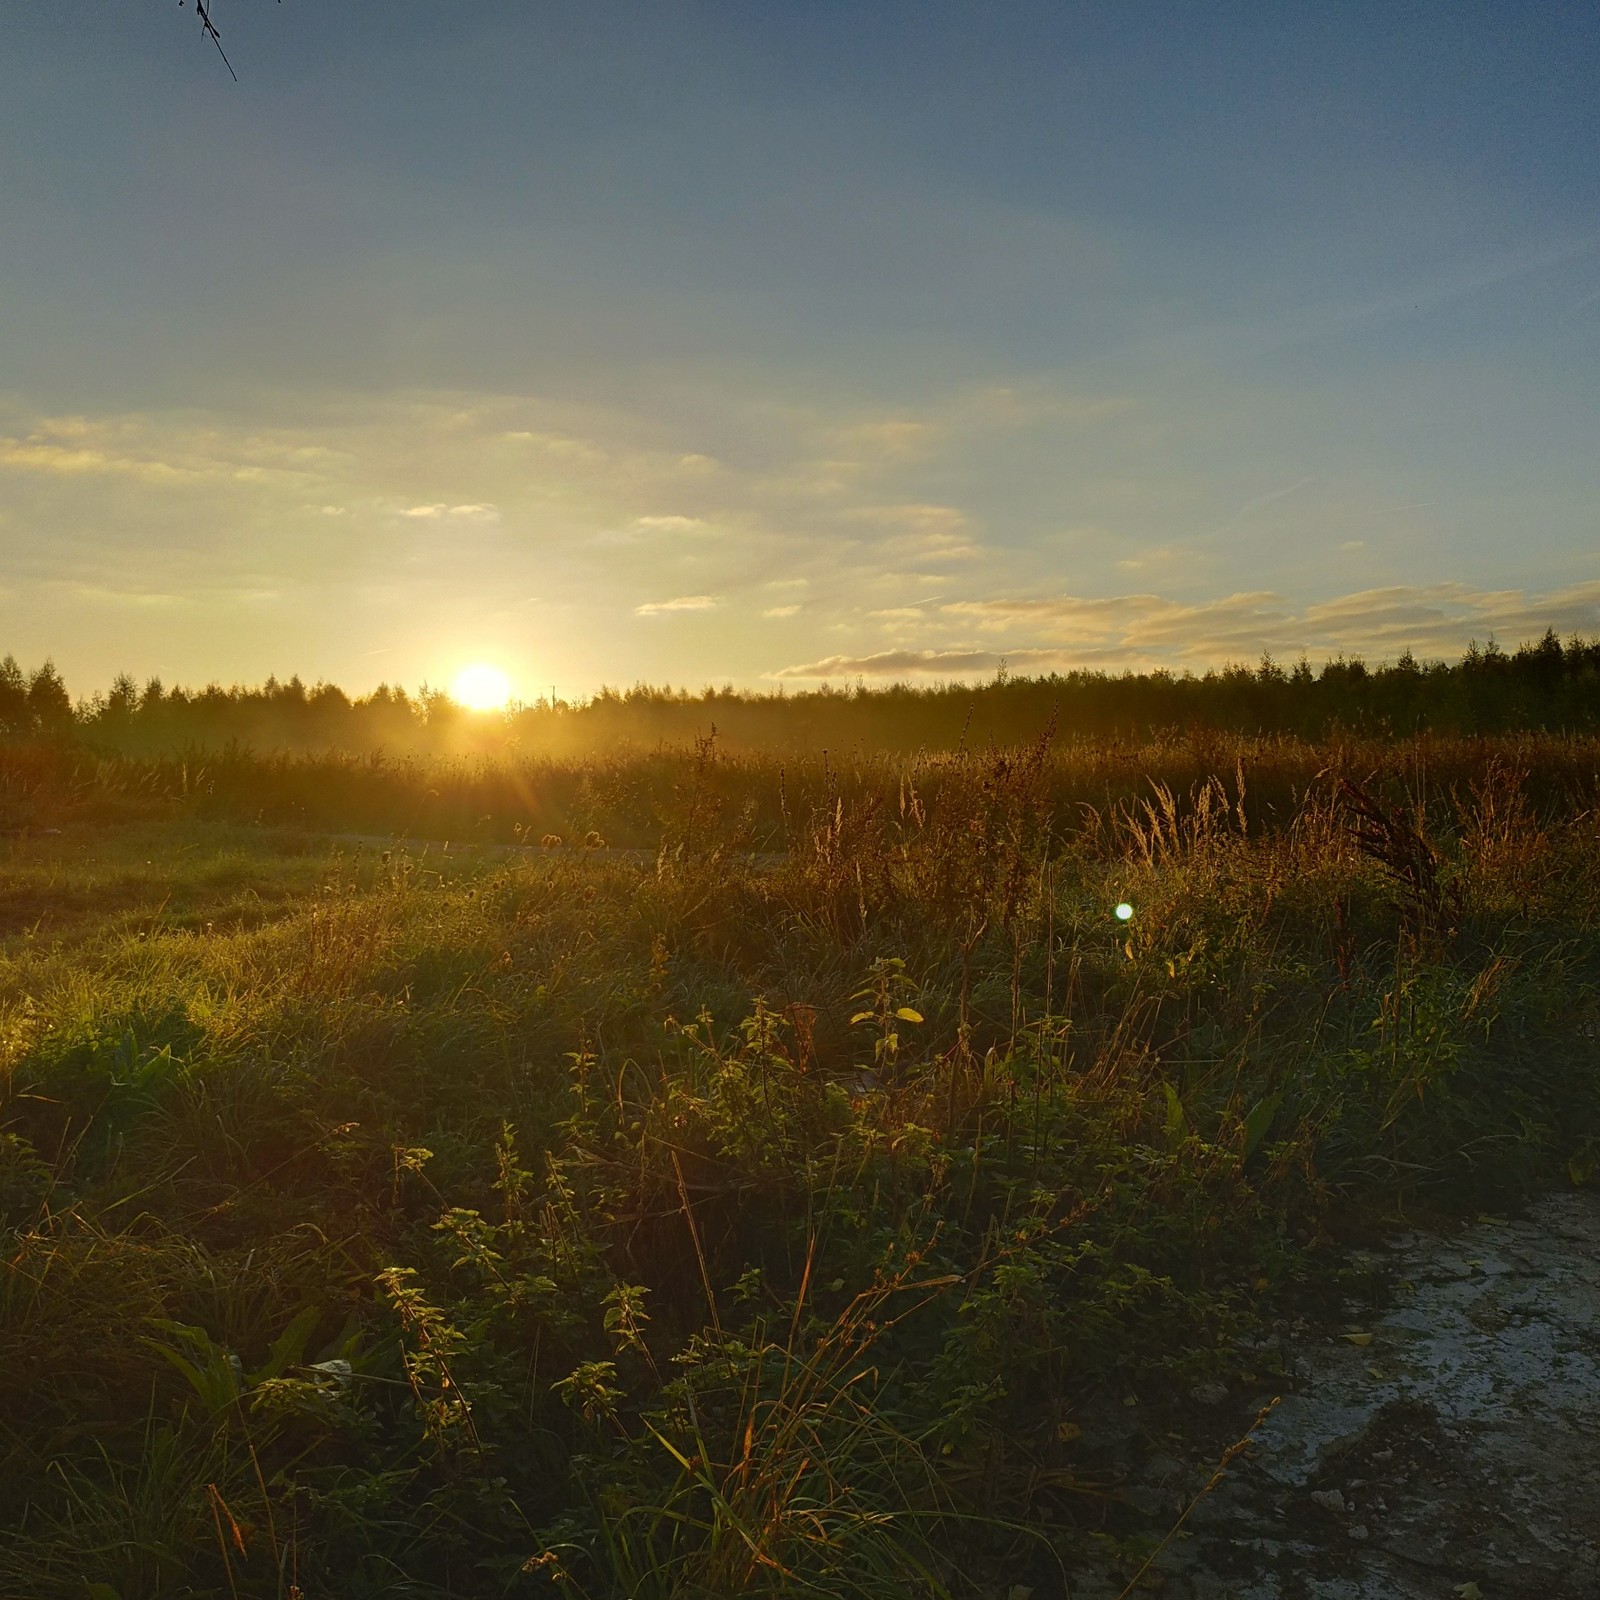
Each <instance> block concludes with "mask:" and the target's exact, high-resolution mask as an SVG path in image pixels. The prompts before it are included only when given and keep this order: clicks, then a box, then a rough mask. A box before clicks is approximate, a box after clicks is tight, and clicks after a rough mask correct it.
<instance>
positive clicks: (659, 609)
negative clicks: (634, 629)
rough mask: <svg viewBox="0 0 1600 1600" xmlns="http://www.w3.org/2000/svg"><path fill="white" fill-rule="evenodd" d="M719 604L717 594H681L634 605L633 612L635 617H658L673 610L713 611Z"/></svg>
mask: <svg viewBox="0 0 1600 1600" xmlns="http://www.w3.org/2000/svg"><path fill="white" fill-rule="evenodd" d="M721 604H722V599H721V597H720V596H719V595H714V594H681V595H679V596H678V597H677V598H676V599H675V600H649V601H646V602H645V604H644V605H642V606H635V607H634V608H633V614H634V615H635V616H636V617H659V616H665V615H667V614H668V613H670V612H674V611H714V610H715V609H716V608H717V607H718V606H720V605H721Z"/></svg>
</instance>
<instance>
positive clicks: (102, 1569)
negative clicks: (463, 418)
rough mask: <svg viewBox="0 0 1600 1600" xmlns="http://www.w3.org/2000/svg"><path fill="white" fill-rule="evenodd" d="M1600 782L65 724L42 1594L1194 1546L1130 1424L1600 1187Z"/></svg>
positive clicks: (31, 1352) (917, 1568) (1046, 1571)
mask: <svg viewBox="0 0 1600 1600" xmlns="http://www.w3.org/2000/svg"><path fill="white" fill-rule="evenodd" d="M1597 772H1600V743H1597V742H1596V741H1593V740H1582V739H1577V740H1569V739H1559V738H1555V737H1545V736H1540V737H1529V738H1523V739H1506V740H1501V741H1483V740H1479V741H1470V742H1466V741H1455V742H1448V741H1441V742H1431V743H1430V742H1418V743H1412V744H1401V745H1382V746H1380V745H1372V746H1351V745H1346V746H1341V747H1338V748H1332V747H1317V746H1313V745H1306V744H1299V743H1294V742H1286V741H1275V742H1270V743H1261V742H1249V741H1242V740H1233V739H1227V738H1222V737H1219V736H1205V737H1197V738H1195V739H1190V740H1169V741H1167V742H1166V743H1164V744H1161V745H1158V746H1132V745H1128V746H1118V745H1104V746H1079V747H1068V748H1064V749H1053V748H1051V747H1050V746H1048V744H1046V743H1040V744H1039V745H1037V746H1034V747H1026V748H1018V749H1012V750H987V751H979V752H969V753H963V754H956V755H951V756H945V757H940V758H937V759H934V760H924V761H920V762H918V761H911V760H906V761H897V760H890V759H889V758H886V757H883V758H880V757H873V756H866V755H863V756H860V757H857V758H855V759H853V760H851V761H846V762H842V763H841V762H839V761H838V760H837V759H836V758H829V759H828V760H827V761H826V762H824V761H823V760H822V759H820V758H818V759H816V760H812V761H809V762H803V763H796V762H791V763H789V764H788V765H780V764H779V763H778V762H777V761H776V760H774V759H768V758H762V757H760V756H755V755H751V756H744V757H740V758H738V759H727V758H723V757H720V756H719V755H718V754H717V752H716V751H715V749H714V748H713V747H711V746H707V745H702V746H700V747H698V748H696V749H691V750H687V751H683V752H679V753H673V752H670V751H658V752H656V753H654V754H646V755H634V756H627V757H623V756H619V757H618V758H616V759H615V760H609V761H608V760H594V761H589V762H584V763H577V762H574V763H570V764H568V765H566V766H562V765H561V764H559V763H550V762H547V763H543V764H540V763H523V764H520V765H516V764H510V763H507V764H502V765H497V766H490V765H484V764H479V765H475V766H474V765H465V764H458V765H454V766H451V765H443V766H438V767H428V766H425V765H421V764H412V765H404V764H402V765H399V766H394V765H386V764H384V763H382V762H374V761H371V760H367V761H355V760H346V759H344V758H335V757H328V758H323V759H321V760H306V761H290V760H287V759H285V760H281V761H255V760H253V759H252V758H249V757H246V756H241V755H232V756H228V757H225V758H217V759H216V760H213V761H209V762H206V763H201V764H199V765H198V766H190V765H188V764H185V763H180V762H176V761H162V760H158V759H155V758H151V759H149V760H143V761H140V760H134V759H131V758H130V759H128V760H124V761H112V760H105V759H95V758H90V757H87V756H83V755H81V754H74V753H72V752H63V751H59V750H58V751H54V752H51V751H20V752H13V753H12V754H10V755H9V756H7V757H5V758H4V759H0V804H3V806H4V807H5V808H6V814H5V819H4V820H6V821H7V823H8V825H10V826H13V827H15V828H18V829H32V830H35V831H33V832H30V833H26V834H20V835H19V836H17V837H13V838H11V839H8V840H0V852H3V855H0V1071H3V1076H0V1249H3V1251H4V1269H3V1277H0V1352H3V1358H0V1529H4V1530H6V1536H5V1537H3V1538H0V1595H5V1596H13V1595H14V1596H18V1597H22V1596H27V1597H37V1600H55V1597H62V1600H66V1597H71V1600H112V1597H121V1600H133V1597H136V1596H163V1597H166V1596H182V1595H208V1596H209V1595H219V1594H230V1595H238V1596H273V1597H280V1596H283V1597H287V1596H293V1595H296V1594H300V1595H304V1596H306V1597H312V1596H334V1595H337V1596H341V1597H350V1596H362V1597H365V1596H379V1595H383V1596H389V1595H396V1596H398V1595H405V1596H446V1595H449V1596H491V1595H521V1594H541V1593H560V1594H565V1595H570V1596H588V1597H591V1600H602V1597H611V1596H633V1597H637V1600H657V1597H666V1596H669V1595H672V1596H695V1595H707V1596H710V1595H733V1594H752V1593H754V1594H767V1593H770V1594H795V1595H802V1594H815V1595H839V1596H865V1595H884V1596H889V1595H907V1594H925V1595H929V1596H933V1595H943V1594H949V1595H952V1596H968V1595H972V1596H978V1595H982V1596H989V1595H998V1596H1004V1595H1006V1594H1007V1593H1008V1592H1009V1591H1010V1589H1011V1587H1012V1586H1013V1585H1022V1586H1024V1587H1027V1588H1031V1589H1033V1590H1034V1592H1035V1593H1036V1594H1037V1595H1039V1596H1041V1597H1043V1596H1045V1595H1048V1594H1052V1593H1061V1592H1062V1577H1061V1574H1062V1573H1063V1572H1064V1571H1065V1572H1070V1571H1071V1569H1072V1567H1073V1565H1074V1564H1075V1562H1077V1561H1078V1560H1080V1559H1082V1557H1083V1555H1084V1553H1085V1552H1086V1551H1087V1550H1088V1549H1090V1548H1091V1546H1093V1547H1094V1548H1095V1549H1096V1551H1097V1553H1098V1554H1100V1555H1102V1556H1103V1555H1104V1553H1105V1552H1106V1551H1108V1550H1109V1551H1111V1552H1113V1553H1114V1554H1116V1555H1118V1556H1119V1557H1120V1559H1122V1561H1123V1562H1124V1564H1125V1567H1126V1570H1127V1571H1128V1573H1129V1576H1130V1577H1131V1576H1132V1575H1133V1573H1134V1572H1135V1570H1136V1569H1137V1568H1138V1566H1139V1562H1140V1558H1141V1556H1142V1554H1143V1553H1144V1552H1146V1551H1148V1550H1149V1549H1150V1548H1151V1546H1152V1545H1153V1544H1154V1542H1155V1541H1156V1540H1157V1539H1159V1538H1160V1537H1161V1535H1162V1534H1163V1533H1164V1532H1165V1531H1166V1525H1165V1523H1163V1522H1162V1521H1160V1520H1159V1519H1152V1517H1151V1516H1150V1515H1149V1514H1148V1511H1147V1510H1141V1508H1140V1507H1139V1506H1138V1505H1137V1504H1136V1503H1135V1501H1134V1500H1133V1499H1132V1498H1130V1497H1129V1496H1127V1495H1126V1494H1124V1492H1123V1486H1122V1484H1121V1482H1120V1478H1119V1472H1118V1467H1117V1462H1116V1457H1115V1452H1114V1451H1113V1450H1112V1449H1111V1448H1110V1443H1109V1441H1110V1440H1111V1438H1112V1436H1113V1434H1114V1433H1115V1432H1116V1431H1117V1430H1118V1429H1121V1430H1122V1431H1123V1432H1125V1431H1126V1418H1127V1415H1128V1413H1129V1412H1130V1411H1131V1412H1133V1413H1135V1414H1136V1415H1137V1417H1138V1419H1139V1426H1140V1427H1141V1428H1142V1429H1144V1430H1145V1431H1146V1432H1147V1433H1148V1434H1149V1435H1150V1436H1151V1437H1159V1436H1162V1435H1163V1434H1164V1433H1167V1432H1172V1433H1179V1434H1184V1435H1186V1436H1193V1437H1202V1436H1203V1435H1204V1433H1205V1428H1206V1423H1205V1420H1204V1416H1203V1415H1202V1413H1203V1411H1204V1408H1203V1407H1197V1406H1196V1405H1195V1404H1194V1403H1193V1401H1192V1399H1191V1394H1192V1391H1193V1390H1194V1388H1195V1387H1196V1385H1198V1384H1210V1383H1216V1382H1223V1383H1234V1384H1238V1385H1241V1386H1249V1385H1254V1386H1256V1387H1261V1386H1265V1387H1268V1388H1270V1387H1271V1386H1272V1384H1273V1382H1274V1380H1275V1377H1276V1375H1275V1374H1273V1373H1272V1372H1270V1371H1265V1370H1262V1369H1261V1367H1260V1364H1259V1358H1258V1357H1257V1356H1256V1355H1254V1354H1253V1353H1252V1352H1251V1350H1250V1348H1249V1346H1250V1343H1251V1340H1250V1336H1251V1335H1252V1334H1253V1333H1255V1332H1256V1331H1258V1330H1259V1329H1260V1328H1261V1327H1262V1326H1263V1325H1266V1324H1271V1323H1273V1322H1275V1321H1278V1320H1281V1319H1284V1318H1287V1317H1293V1316H1299V1315H1315V1314H1316V1313H1317V1311H1318V1308H1319V1307H1320V1306H1322V1305H1323V1304H1325V1302H1326V1299H1327V1296H1328V1294H1329V1291H1330V1286H1332V1288H1333V1289H1334V1290H1336V1289H1337V1285H1338V1282H1339V1276H1338V1275H1339V1271H1340V1268H1339V1266H1338V1249H1337V1247H1338V1245H1339V1243H1340V1242H1341V1241H1344V1240H1348V1239H1350V1238H1352V1237H1357V1236H1361V1235H1363V1234H1366V1233H1369V1232H1371V1231H1372V1230H1375V1229H1377V1228H1381V1227H1382V1226H1383V1225H1385V1224H1386V1223H1387V1222H1389V1221H1392V1220H1393V1219H1395V1218H1398V1217H1401V1216H1406V1217H1413V1218H1414V1217H1417V1216H1425V1215H1431V1214H1438V1213H1450V1212H1452V1211H1454V1212H1472V1211H1477V1210H1481V1209H1486V1208H1490V1207H1500V1206H1509V1205H1513V1204H1515V1203H1516V1201H1517V1199H1518V1197H1520V1196H1522V1195H1524V1194H1526V1193H1528V1192H1530V1191H1532V1190H1535V1189H1537V1188H1540V1187H1543V1186H1548V1185H1551V1184H1568V1183H1574V1182H1579V1183H1586V1182H1589V1181H1591V1179H1592V1177H1593V1175H1594V1172H1595V1169H1596V1166H1597V1163H1600V990H1597V988H1596V983H1597V980H1600V829H1597V823H1596V814H1595V809H1594V807H1595V801H1596V793H1597V787H1600V777H1597ZM46 827H54V828H58V829H59V830H60V831H59V832H58V833H55V834H48V835H46V834H41V833H39V832H38V831H36V830H39V829H41V828H46ZM324 829H325V830H330V831H336V832H343V831H347V832H356V833H361V832H376V831H390V830H403V831H405V832H407V833H409V834H410V835H411V838H412V842H411V843H410V844H407V845H404V846H395V847H393V848H391V849H388V850H382V849H376V848H357V847H355V846H352V845H348V844H346V845H340V844H338V843H336V842H332V841H330V840H328V839H326V838H324V837H320V836H319V834H318V832H317V831H315V830H324ZM547 834H548V835H555V834H559V835H560V836H561V837H562V839H563V840H564V841H568V843H567V844H564V845H563V846H562V847H561V848H540V847H538V843H537V842H538V841H540V840H542V839H543V838H544V837H545V836H546V835H547ZM590 834H592V835H594V836H595V838H594V841H591V842H597V841H600V840H603V841H604V842H605V843H606V844H607V845H610V846H618V845H623V846H629V847H633V848H636V849H640V850H643V851H645V852H647V854H646V855H645V856H644V858H642V859H632V858H627V857H621V856H619V855H618V854H616V853H615V852H614V851H609V850H608V851H602V850H598V849H593V848H591V849H587V850H585V849H583V848H581V847H579V848H573V847H570V846H572V845H575V844H576V842H577V841H578V840H580V839H582V838H583V837H585V836H586V835H590ZM446 836H450V837H453V838H457V839H478V840H481V841H483V842H486V843H493V842H499V843H501V844H505V843H518V842H521V843H527V842H529V841H532V842H534V844H535V848H533V849H531V850H522V851H517V852H510V853H508V852H506V851H504V850H500V851H484V852H482V853H481V854H479V855H477V856H474V855H470V854H469V855H466V856H461V855H458V854H450V855H445V854H443V853H442V852H441V851H439V850H438V849H437V848H436V847H425V846H424V845H423V843H422V842H421V841H422V840H423V839H428V838H432V839H441V838H443V837H446ZM1119 905H1124V906H1126V907H1130V908H1131V912H1132V915H1131V917H1129V918H1128V919H1127V920H1122V919H1120V918H1119V917H1118V915H1117V912H1116V908H1117V907H1118V906H1119ZM1225 1442H1226V1441H1225V1440H1224V1441H1219V1443H1225ZM1168 1520H1170V1519H1168Z"/></svg>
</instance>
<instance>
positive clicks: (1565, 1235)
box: [1079, 1193, 1600, 1600]
mask: <svg viewBox="0 0 1600 1600" xmlns="http://www.w3.org/2000/svg"><path fill="white" fill-rule="evenodd" d="M1374 1259H1375V1261H1376V1262H1377V1263H1378V1264H1381V1266H1382V1267H1383V1268H1384V1269H1386V1271H1387V1272H1388V1273H1390V1274H1392V1281H1393V1284H1394V1294H1393V1298H1392V1301H1391V1302H1390V1303H1389V1304H1388V1306H1387V1308H1386V1309H1384V1310H1382V1311H1381V1312H1377V1313H1374V1314H1372V1315H1371V1316H1370V1317H1362V1316H1357V1318H1356V1319H1354V1320H1353V1321H1352V1326H1351V1331H1352V1332H1354V1333H1356V1335H1357V1339H1356V1341H1351V1340H1350V1339H1348V1338H1346V1337H1344V1336H1340V1335H1334V1336H1332V1337H1330V1338H1328V1339H1326V1340H1321V1341H1318V1342H1317V1343H1315V1344H1311V1345H1307V1346H1304V1347H1303V1348H1300V1349H1298V1350H1294V1351H1290V1352H1286V1353H1287V1354H1288V1355H1289V1359H1290V1365H1291V1370H1292V1371H1293V1372H1294V1374H1295V1380H1294V1384H1293V1392H1290V1393H1286V1394H1285V1395H1284V1397H1283V1399H1282V1401H1281V1403H1280V1404H1279V1406H1278V1408H1277V1410H1276V1411H1275V1412H1274V1413H1273V1414H1272V1415H1271V1417H1270V1418H1269V1419H1268V1420H1267V1422H1266V1424H1265V1425H1264V1426H1263V1427H1262V1429H1261V1430H1260V1432H1259V1434H1258V1435H1257V1439H1256V1444H1255V1446H1254V1448H1253V1449H1252V1450H1251V1451H1250V1452H1249V1453H1248V1455H1247V1456H1245V1457H1242V1458H1241V1459H1240V1460H1239V1461H1238V1462H1237V1463H1236V1464H1235V1465H1234V1467H1233V1469H1232V1471H1231V1472H1230V1474H1229V1476H1228V1479H1227V1481H1226V1483H1225V1485H1224V1487H1223V1488H1221V1489H1220V1490H1219V1491H1217V1492H1216V1493H1215V1494H1214V1495H1212V1496H1211V1497H1209V1498H1208V1499H1206V1500H1204V1501H1202V1502H1201V1504H1200V1506H1199V1507H1198V1508H1197V1509H1196V1511H1195V1513H1194V1515H1193V1517H1192V1518H1191V1519H1190V1522H1189V1523H1188V1530H1190V1531H1188V1532H1186V1533H1185V1534H1183V1535H1180V1537H1179V1538H1178V1539H1176V1540H1174V1542H1173V1543H1172V1545H1170V1546H1169V1547H1168V1550H1167V1552H1166V1553H1165V1554H1164V1555H1163V1556H1162V1557H1161V1559H1160V1561H1159V1567H1160V1569H1161V1572H1162V1574H1163V1575H1164V1579H1165V1581H1164V1582H1162V1583H1161V1590H1162V1593H1163V1594H1165V1595H1167V1596H1175V1597H1184V1600H1214V1597H1215V1600H1221V1597H1224V1596H1226V1597H1230V1600H1476V1597H1477V1596H1479V1595H1481V1596H1482V1597H1483V1600H1535V1597H1537V1600H1600V1195H1595V1194H1593V1193H1576V1194H1573V1193H1569V1194H1564V1195H1556V1196H1552V1197H1550V1198H1548V1199H1546V1200H1543V1201H1541V1202H1539V1203H1538V1204H1537V1205H1535V1206H1533V1207H1532V1208H1531V1209H1530V1210H1529V1211H1528V1213H1527V1214H1526V1215H1525V1216H1523V1217H1521V1218H1519V1219H1517V1220H1514V1221H1503V1220H1502V1221H1489V1220H1485V1221H1481V1222H1479V1223H1477V1224H1475V1225H1474V1226H1472V1227H1470V1228H1467V1229H1466V1230H1465V1231H1463V1232H1461V1233H1459V1234H1456V1235H1452V1236H1449V1237H1441V1236H1439V1235H1430V1234H1413V1235H1409V1236H1404V1237H1400V1238H1397V1239H1395V1240H1393V1241H1391V1243H1390V1246H1389V1248H1388V1250H1387V1251H1386V1252H1383V1253H1381V1254H1380V1255H1378V1256H1376V1257H1375V1258H1374ZM1358 1324H1359V1325H1358ZM1369 1333H1370V1335H1371V1340H1370V1342H1366V1341H1365V1340H1363V1339H1362V1338H1361V1337H1360V1336H1361V1335H1364V1334H1369ZM1252 1398H1253V1397H1252ZM1249 1415H1250V1413H1249V1411H1248V1410H1246V1409H1244V1408H1243V1407H1241V1409H1240V1424H1241V1430H1242V1428H1243V1426H1245V1425H1247V1423H1248V1419H1249ZM1174 1465H1175V1464H1174ZM1111 1592H1112V1593H1113V1594H1114V1593H1115V1592H1116V1590H1115V1589H1112V1590H1111ZM1079 1593H1080V1594H1082V1595H1084V1596H1089V1595H1091V1594H1096V1593H1098V1590H1097V1588H1096V1587H1095V1586H1094V1585H1093V1583H1092V1582H1091V1583H1090V1584H1089V1585H1087V1586H1084V1587H1082V1588H1080V1590H1079Z"/></svg>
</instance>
